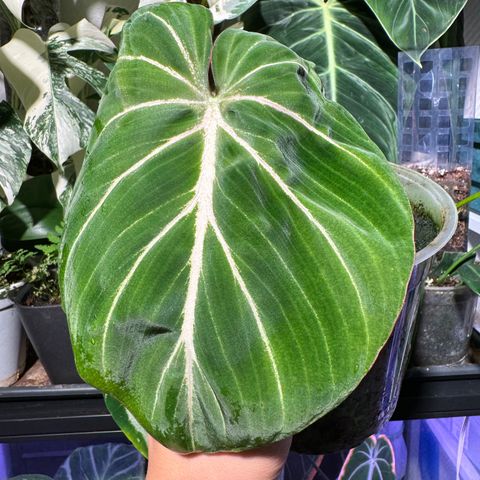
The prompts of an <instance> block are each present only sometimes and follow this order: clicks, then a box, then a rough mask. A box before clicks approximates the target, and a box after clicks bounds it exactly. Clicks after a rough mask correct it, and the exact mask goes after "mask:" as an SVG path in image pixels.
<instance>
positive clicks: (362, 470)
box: [338, 435, 397, 480]
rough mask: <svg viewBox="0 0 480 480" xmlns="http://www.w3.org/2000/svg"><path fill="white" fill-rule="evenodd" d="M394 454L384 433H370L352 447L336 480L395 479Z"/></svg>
mask: <svg viewBox="0 0 480 480" xmlns="http://www.w3.org/2000/svg"><path fill="white" fill-rule="evenodd" d="M396 478H397V477H396V475H395V455H394V452H393V447H392V444H391V442H390V440H389V439H388V437H386V436H385V435H378V436H376V435H372V436H371V437H369V438H367V439H366V440H365V441H364V442H363V443H362V444H361V445H359V446H358V447H356V448H352V449H351V450H350V452H349V453H348V455H347V458H346V459H345V463H344V464H343V467H342V471H341V472H340V475H339V477H338V480H395V479H396Z"/></svg>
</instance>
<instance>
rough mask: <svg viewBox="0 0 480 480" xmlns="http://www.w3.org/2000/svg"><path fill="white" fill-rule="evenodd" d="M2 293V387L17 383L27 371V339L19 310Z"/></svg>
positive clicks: (0, 314)
mask: <svg viewBox="0 0 480 480" xmlns="http://www.w3.org/2000/svg"><path fill="white" fill-rule="evenodd" d="M2 294H4V292H3V291H0V387H8V386H9V385H12V384H13V383H15V382H16V381H17V380H18V378H19V377H20V375H21V374H22V372H23V370H24V369H25V358H26V337H25V332H24V330H23V328H22V324H21V322H20V317H19V316H18V314H17V310H16V309H15V308H14V304H13V302H12V301H11V300H10V299H9V298H2V297H3V296H4V295H2Z"/></svg>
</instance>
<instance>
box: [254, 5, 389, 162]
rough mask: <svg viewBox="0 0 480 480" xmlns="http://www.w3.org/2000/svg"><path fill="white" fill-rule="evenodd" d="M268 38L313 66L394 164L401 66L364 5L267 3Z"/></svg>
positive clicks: (328, 89) (328, 92)
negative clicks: (391, 53) (393, 59)
mask: <svg viewBox="0 0 480 480" xmlns="http://www.w3.org/2000/svg"><path fill="white" fill-rule="evenodd" d="M261 11H262V15H263V17H264V18H265V21H266V23H267V25H268V33H269V35H272V36H273V37H274V38H275V39H276V40H278V41H280V42H282V43H283V44H285V45H287V46H289V47H290V48H292V49H293V50H294V51H295V52H297V53H298V54H299V55H300V56H302V57H303V58H305V59H307V60H310V61H312V62H313V63H314V64H315V69H316V71H317V73H318V74H319V75H320V78H321V79H322V81H323V83H324V85H325V93H326V95H327V96H328V97H329V98H331V99H332V100H334V101H336V102H339V103H340V104H341V105H343V106H344V107H345V108H346V109H347V110H348V111H349V112H350V113H351V114H352V115H353V116H354V117H355V118H356V119H357V120H358V121H359V122H360V124H361V125H362V127H363V128H364V129H365V131H366V132H367V134H368V135H369V136H370V138H371V139H372V140H373V141H374V142H375V143H376V144H377V145H378V146H379V147H380V148H381V149H382V151H383V153H384V154H385V156H386V157H387V158H388V159H389V160H390V161H395V159H396V156H397V130H396V122H397V115H396V111H397V77H398V75H397V67H396V64H395V63H394V62H393V61H392V60H391V59H390V57H389V56H388V55H387V54H386V53H385V52H384V51H383V49H382V48H384V47H385V46H386V45H388V44H389V43H390V42H389V41H388V39H387V38H385V40H386V42H383V45H382V46H381V45H379V44H378V38H381V37H382V31H381V27H380V25H379V24H378V22H377V21H376V19H375V17H374V16H373V15H372V14H371V13H370V12H369V11H368V9H366V8H365V4H364V2H363V0H347V1H344V0H342V1H340V0H328V1H323V0H265V1H262V2H261Z"/></svg>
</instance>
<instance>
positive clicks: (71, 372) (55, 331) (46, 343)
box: [16, 289, 84, 384]
mask: <svg viewBox="0 0 480 480" xmlns="http://www.w3.org/2000/svg"><path fill="white" fill-rule="evenodd" d="M28 292H29V290H27V289H25V290H23V291H21V292H20V294H19V296H18V298H17V299H16V308H17V309H18V312H19V314H20V319H21V321H22V324H23V328H24V329H25V331H26V332H27V336H28V338H29V339H30V342H31V344H32V346H33V348H34V350H35V352H36V353H37V355H38V358H39V359H40V361H41V362H42V364H43V366H44V368H45V371H46V372H47V374H48V376H49V378H50V380H51V382H52V383H55V384H72V383H84V382H83V380H82V379H81V378H80V376H79V375H78V372H77V369H76V367H75V361H74V359H73V351H72V343H71V341H70V335H69V333H68V327H67V317H66V316H65V313H64V312H63V310H62V307H61V306H60V305H42V306H37V307H35V306H26V305H23V304H22V303H21V302H22V300H23V299H24V298H25V297H26V296H27V295H28Z"/></svg>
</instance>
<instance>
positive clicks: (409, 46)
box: [365, 0, 467, 62]
mask: <svg viewBox="0 0 480 480" xmlns="http://www.w3.org/2000/svg"><path fill="white" fill-rule="evenodd" d="M365 2H366V3H367V5H368V6H369V7H370V8H371V9H372V11H373V13H375V15H376V16H377V18H378V20H379V22H380V23H381V24H382V26H383V28H384V29H385V31H386V32H387V34H388V36H389V37H390V38H391V39H392V41H393V42H394V43H395V44H396V45H397V46H398V48H399V49H400V50H403V51H405V52H407V53H408V54H409V55H410V57H412V59H413V60H415V61H417V62H418V61H420V57H421V56H422V53H423V52H424V51H425V50H426V49H427V48H428V47H429V46H430V45H431V44H432V43H433V42H435V41H436V40H438V38H440V37H441V36H442V35H443V34H444V33H445V32H446V31H447V30H448V28H449V27H450V25H451V24H452V23H453V22H454V21H455V19H456V18H457V16H458V14H459V13H460V12H461V11H462V10H463V7H464V6H465V4H466V3H467V0H448V1H445V0H388V1H385V0H365Z"/></svg>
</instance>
